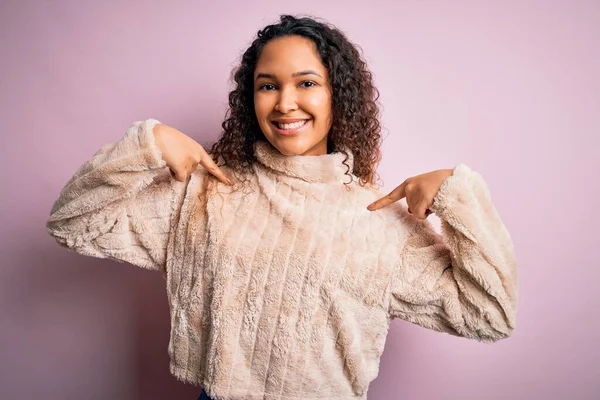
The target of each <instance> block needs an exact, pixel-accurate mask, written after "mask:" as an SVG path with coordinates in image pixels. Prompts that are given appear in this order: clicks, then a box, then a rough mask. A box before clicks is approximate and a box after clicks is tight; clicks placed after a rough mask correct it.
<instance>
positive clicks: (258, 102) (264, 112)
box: [254, 96, 270, 122]
mask: <svg viewBox="0 0 600 400" xmlns="http://www.w3.org/2000/svg"><path fill="white" fill-rule="evenodd" d="M254 112H255V113H256V118H257V119H258V122H261V121H263V120H264V119H266V118H267V117H268V115H269V112H270V111H269V105H268V101H267V99H265V98H264V96H254Z"/></svg>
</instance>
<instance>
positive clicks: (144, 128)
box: [134, 118, 167, 169]
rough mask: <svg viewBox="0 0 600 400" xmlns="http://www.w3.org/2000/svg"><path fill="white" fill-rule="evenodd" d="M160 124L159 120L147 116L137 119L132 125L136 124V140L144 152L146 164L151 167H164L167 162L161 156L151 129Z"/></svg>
mask: <svg viewBox="0 0 600 400" xmlns="http://www.w3.org/2000/svg"><path fill="white" fill-rule="evenodd" d="M157 124H160V121H158V120H156V119H153V118H149V119H147V120H144V121H137V122H135V123H134V125H137V130H136V132H137V140H138V144H139V146H140V149H141V150H142V151H145V152H146V155H147V157H146V161H147V163H148V166H149V167H150V168H151V169H153V168H164V167H166V166H167V163H166V162H165V160H164V159H163V157H162V152H161V151H160V149H159V148H158V146H157V145H156V140H155V137H154V132H153V129H154V127H155V126H156V125H157Z"/></svg>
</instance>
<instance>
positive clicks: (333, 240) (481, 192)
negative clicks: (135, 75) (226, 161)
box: [47, 119, 517, 400]
mask: <svg viewBox="0 0 600 400" xmlns="http://www.w3.org/2000/svg"><path fill="white" fill-rule="evenodd" d="M156 123H158V121H156V120H154V119H149V120H146V121H138V122H135V123H134V124H133V125H132V126H131V127H130V128H129V129H128V130H127V132H126V134H125V137H124V138H123V139H122V140H121V141H119V142H118V143H116V144H109V145H106V146H104V147H102V148H101V149H100V150H99V151H98V152H97V153H96V154H95V155H94V156H93V157H92V158H91V159H90V160H89V161H87V162H86V163H85V164H84V165H83V166H81V167H80V168H79V169H78V170H77V172H76V173H75V175H74V176H73V177H72V178H71V179H70V180H69V181H68V182H67V184H66V186H65V187H64V188H63V189H62V192H61V193H60V197H59V198H58V200H56V202H55V204H54V206H53V207H52V211H51V215H50V217H49V219H48V221H47V230H48V232H49V233H50V234H51V235H52V236H53V237H54V238H55V239H56V241H57V242H58V243H59V244H60V245H61V246H65V247H67V248H69V249H72V250H74V251H76V252H77V253H80V254H84V255H88V256H94V257H100V258H109V259H113V260H118V261H122V262H123V261H124V262H128V263H131V264H133V265H136V266H139V267H142V268H147V269H150V270H156V271H161V272H162V274H163V276H164V278H165V281H166V288H167V295H168V301H169V306H170V318H171V334H170V341H169V346H168V352H169V356H170V372H171V373H172V374H173V375H174V376H175V377H176V378H177V379H179V380H181V381H184V382H188V383H192V384H195V385H199V386H203V387H204V388H205V390H206V392H207V393H208V394H209V395H210V396H211V397H213V398H215V399H218V400H223V399H229V400H237V399H287V400H296V399H297V400H301V399H302V400H305V399H332V400H342V399H344V400H346V399H366V398H367V389H368V386H369V383H370V382H371V381H373V380H374V379H375V377H376V376H377V374H378V371H379V360H380V357H381V354H382V352H383V349H384V344H385V340H386V335H387V332H388V328H389V324H390V322H391V320H392V319H394V318H396V317H398V318H401V319H403V320H406V321H410V322H412V323H415V324H418V325H421V326H423V327H425V328H429V329H433V330H436V331H440V332H446V333H448V334H450V335H455V336H462V337H466V338H470V339H475V340H479V341H482V342H487V343H491V342H494V341H497V340H500V339H503V338H506V337H508V336H510V335H511V333H512V332H513V330H514V328H515V319H516V311H517V269H516V263H515V259H514V255H513V246H512V242H511V239H510V236H509V233H508V232H507V230H506V228H505V227H504V225H503V223H502V221H501V219H500V217H499V216H498V213H497V212H496V210H495V208H494V206H493V204H492V203H491V197H490V193H489V190H488V188H487V186H486V184H485V182H484V180H483V179H482V177H481V176H480V175H479V174H478V173H476V172H474V171H472V170H471V169H470V168H468V167H467V166H466V165H463V164H460V165H458V166H456V167H455V168H454V171H453V175H452V176H450V177H449V178H447V180H446V181H445V182H444V183H443V185H442V186H441V188H440V190H439V192H438V194H437V196H436V197H435V199H434V203H433V206H432V207H431V210H432V211H433V212H435V213H436V215H438V216H439V217H440V219H441V223H442V234H441V235H440V234H438V233H436V231H435V230H434V229H433V227H432V225H431V224H430V223H429V222H428V221H427V220H425V221H422V220H419V219H417V218H415V217H414V216H412V215H411V214H409V213H408V212H407V210H406V206H405V205H403V204H402V203H401V202H397V203H394V204H391V205H389V206H388V207H384V208H382V209H380V210H377V211H369V210H367V206H368V205H369V204H370V203H372V202H373V201H375V200H377V199H378V198H380V197H382V196H383V193H381V192H380V191H378V190H377V189H375V188H373V187H371V186H369V185H366V186H361V185H360V184H359V183H358V179H357V177H355V176H353V175H351V173H350V172H348V171H352V165H353V164H352V163H353V157H352V154H350V156H349V157H347V156H346V155H345V154H343V153H341V152H336V153H331V154H327V155H321V156H284V155H282V154H281V153H279V152H278V151H277V150H275V149H274V148H273V147H272V146H271V145H270V144H268V143H266V142H257V143H256V145H255V147H254V150H255V155H256V158H257V162H255V163H254V164H253V165H252V168H251V169H249V170H248V171H246V172H245V174H244V179H240V180H239V181H238V182H237V183H236V185H235V186H233V187H231V186H227V185H224V184H222V183H220V182H219V181H218V180H217V179H216V178H214V177H212V176H211V175H210V174H208V172H207V171H206V170H205V169H203V168H202V167H198V168H197V170H196V171H195V172H194V173H193V174H192V176H191V177H190V178H189V179H188V180H187V181H186V182H179V181H176V180H175V179H174V178H172V177H171V174H170V172H169V169H168V167H167V166H166V163H165V161H164V160H163V159H162V156H161V152H160V150H159V148H158V147H157V146H156V143H155V141H154V136H153V133H152V128H153V127H154V125H155V124H156ZM224 169H225V171H226V172H228V171H229V172H230V170H229V169H228V168H226V167H224Z"/></svg>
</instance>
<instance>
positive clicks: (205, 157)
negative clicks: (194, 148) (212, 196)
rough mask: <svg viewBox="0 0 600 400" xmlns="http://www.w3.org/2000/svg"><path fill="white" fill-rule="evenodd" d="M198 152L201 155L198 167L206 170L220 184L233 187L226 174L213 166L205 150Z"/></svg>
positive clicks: (213, 163) (215, 165)
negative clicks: (200, 166)
mask: <svg viewBox="0 0 600 400" xmlns="http://www.w3.org/2000/svg"><path fill="white" fill-rule="evenodd" d="M200 152H201V154H202V155H201V158H200V165H202V166H203V167H204V168H206V170H207V171H208V172H210V173H211V174H212V175H214V176H216V177H217V178H218V179H219V180H220V181H221V182H223V183H225V184H226V185H230V186H231V185H233V182H232V181H231V179H229V177H228V176H227V174H226V173H225V172H223V170H222V169H221V168H219V167H218V166H217V164H215V162H214V161H213V160H212V158H210V156H209V155H208V153H206V150H204V149H201V151H200Z"/></svg>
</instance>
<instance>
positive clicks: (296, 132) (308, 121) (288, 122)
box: [271, 118, 312, 136]
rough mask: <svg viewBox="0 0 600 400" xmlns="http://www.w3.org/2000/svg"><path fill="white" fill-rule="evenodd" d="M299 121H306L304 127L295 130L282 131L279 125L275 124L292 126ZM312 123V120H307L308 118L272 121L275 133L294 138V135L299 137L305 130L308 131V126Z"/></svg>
mask: <svg viewBox="0 0 600 400" xmlns="http://www.w3.org/2000/svg"><path fill="white" fill-rule="evenodd" d="M298 121H306V122H305V123H304V125H302V126H300V127H298V128H294V129H280V128H279V127H278V126H277V124H275V122H281V123H284V124H291V123H292V122H298ZM310 121H312V118H311V119H306V118H297V119H275V120H272V121H271V126H272V127H273V129H274V130H275V132H277V133H278V134H279V135H283V136H293V135H297V134H298V133H300V132H302V131H303V130H304V129H306V127H307V126H308V124H309V123H310Z"/></svg>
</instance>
